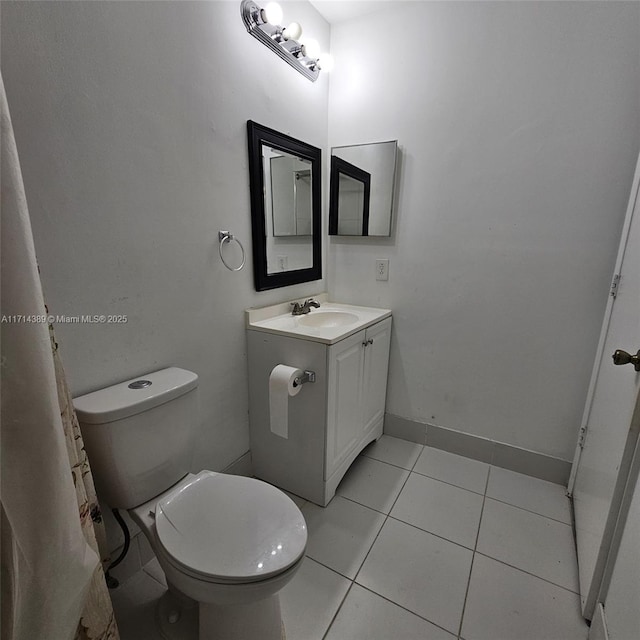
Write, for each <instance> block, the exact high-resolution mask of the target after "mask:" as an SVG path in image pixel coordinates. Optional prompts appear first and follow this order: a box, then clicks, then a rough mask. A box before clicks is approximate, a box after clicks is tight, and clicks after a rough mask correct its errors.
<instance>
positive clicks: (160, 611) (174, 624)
mask: <svg viewBox="0 0 640 640" xmlns="http://www.w3.org/2000/svg"><path fill="white" fill-rule="evenodd" d="M156 623H157V626H158V630H159V631H160V635H161V636H162V638H163V639H164V640H198V603H197V602H196V601H195V600H191V599H190V598H186V597H185V596H182V595H176V594H174V593H172V591H171V589H169V590H168V591H166V592H165V593H164V595H163V596H162V597H161V598H160V600H158V604H157V605H156Z"/></svg>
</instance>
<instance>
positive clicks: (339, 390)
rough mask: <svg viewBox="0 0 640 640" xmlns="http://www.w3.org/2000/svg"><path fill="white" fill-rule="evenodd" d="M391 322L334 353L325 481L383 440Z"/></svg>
mask: <svg viewBox="0 0 640 640" xmlns="http://www.w3.org/2000/svg"><path fill="white" fill-rule="evenodd" d="M390 340H391V318H387V319H386V320H383V321H382V322H378V323H377V324H374V325H373V326H371V327H369V328H368V329H365V330H364V331H360V332H358V333H356V334H355V335H353V336H350V337H349V338H346V339H344V340H341V341H340V342H337V343H336V344H334V345H331V346H330V347H329V353H328V375H327V382H328V384H329V393H328V395H327V443H326V459H325V478H327V479H328V478H331V477H332V476H333V474H334V473H335V472H336V471H339V470H340V469H341V468H342V466H343V465H344V462H345V460H349V463H348V464H347V465H346V468H345V469H344V470H343V473H342V474H341V477H342V475H344V472H345V471H346V470H347V468H348V467H349V464H350V463H351V461H352V460H353V457H351V455H350V454H351V453H353V451H354V449H357V450H358V452H359V451H361V450H362V448H363V447H364V445H366V444H367V443H369V442H371V441H372V440H375V439H378V438H379V437H380V436H381V435H382V423H383V420H384V407H385V397H386V392H387V370H388V366H389V343H390Z"/></svg>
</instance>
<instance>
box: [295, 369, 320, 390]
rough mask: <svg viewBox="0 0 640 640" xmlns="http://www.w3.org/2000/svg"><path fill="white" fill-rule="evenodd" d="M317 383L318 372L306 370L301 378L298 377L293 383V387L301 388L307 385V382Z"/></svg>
mask: <svg viewBox="0 0 640 640" xmlns="http://www.w3.org/2000/svg"><path fill="white" fill-rule="evenodd" d="M315 381H316V372H315V371H306V370H305V372H304V373H303V374H302V375H301V376H298V377H297V378H296V379H295V380H294V381H293V386H294V387H299V386H300V385H302V384H305V383H306V382H315Z"/></svg>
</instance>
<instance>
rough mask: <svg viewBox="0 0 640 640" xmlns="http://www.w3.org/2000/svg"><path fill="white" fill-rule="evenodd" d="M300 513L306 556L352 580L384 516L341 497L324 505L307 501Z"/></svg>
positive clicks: (336, 497)
mask: <svg viewBox="0 0 640 640" xmlns="http://www.w3.org/2000/svg"><path fill="white" fill-rule="evenodd" d="M302 513H303V514H304V517H305V520H306V521H307V528H308V532H309V541H308V543H307V556H308V557H310V558H312V559H313V560H317V561H318V562H320V563H321V564H324V565H325V566H327V567H330V568H331V569H334V570H335V571H337V572H338V573H341V574H342V575H343V576H346V577H348V578H352V579H353V578H354V577H355V575H356V573H357V572H358V569H359V568H360V565H361V564H362V562H363V560H364V559H365V557H366V555H367V553H368V551H369V549H370V548H371V545H372V544H373V541H374V539H375V537H376V535H378V531H380V528H381V527H382V524H383V522H384V520H385V516H384V515H382V514H381V513H378V512H377V511H373V510H371V509H368V508H367V507H363V506H362V505H359V504H356V503H355V502H351V500H346V499H345V498H342V497H340V496H335V497H334V498H333V500H332V501H331V502H330V503H329V505H328V506H327V507H325V508H322V507H318V506H316V505H315V504H312V503H311V502H308V503H307V504H306V505H305V506H304V508H303V509H302Z"/></svg>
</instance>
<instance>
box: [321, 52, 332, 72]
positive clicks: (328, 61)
mask: <svg viewBox="0 0 640 640" xmlns="http://www.w3.org/2000/svg"><path fill="white" fill-rule="evenodd" d="M318 66H319V67H320V68H321V69H322V70H323V71H324V72H325V73H329V72H330V71H331V70H332V69H333V66H334V61H333V56H332V55H331V54H330V53H321V54H320V57H319V58H318Z"/></svg>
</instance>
